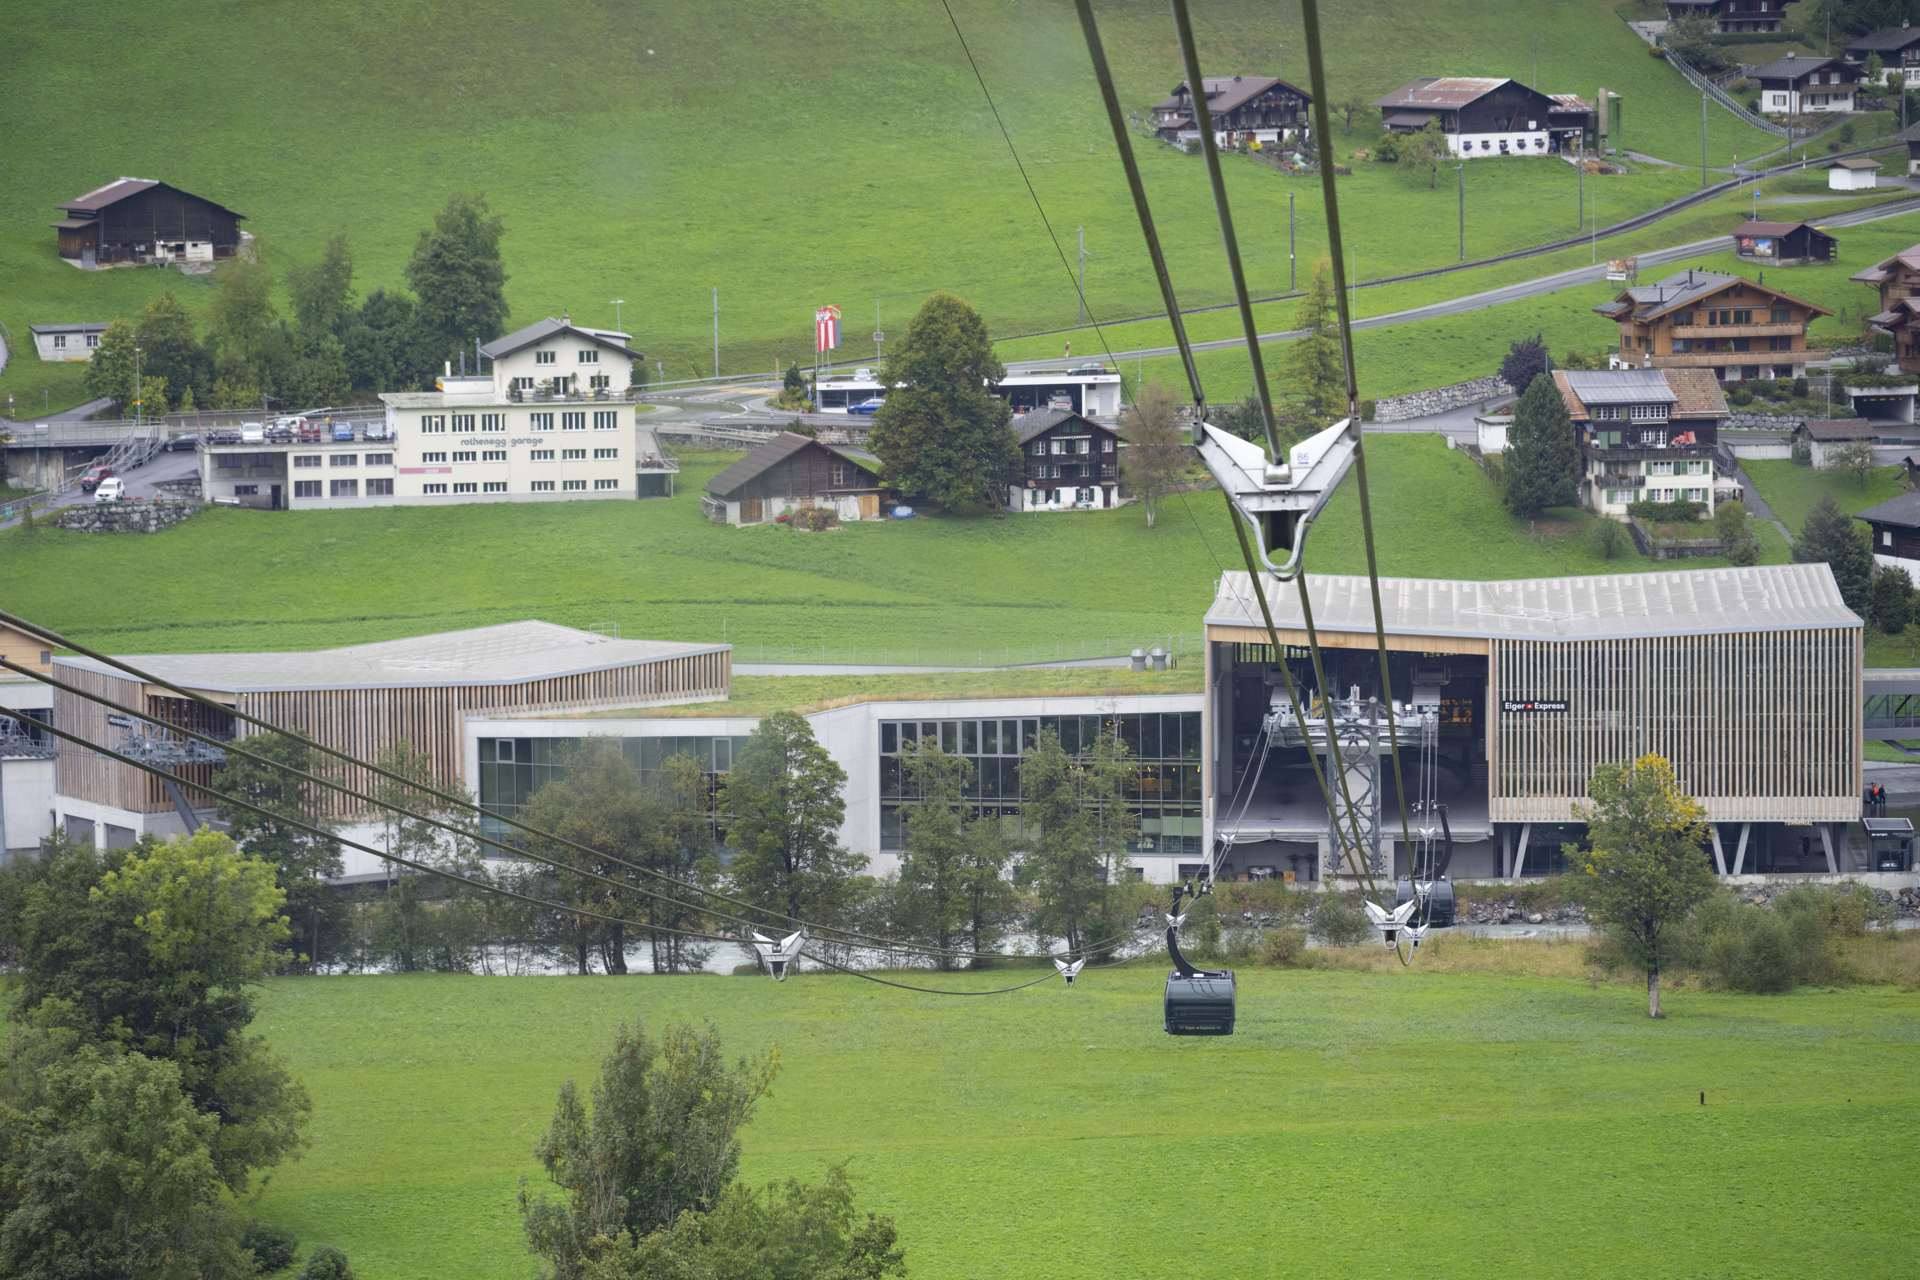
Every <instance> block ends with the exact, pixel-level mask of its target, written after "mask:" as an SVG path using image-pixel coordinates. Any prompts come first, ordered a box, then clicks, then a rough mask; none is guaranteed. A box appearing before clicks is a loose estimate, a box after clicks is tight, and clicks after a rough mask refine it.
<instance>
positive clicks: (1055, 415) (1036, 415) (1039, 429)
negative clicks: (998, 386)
mask: <svg viewBox="0 0 1920 1280" xmlns="http://www.w3.org/2000/svg"><path fill="white" fill-rule="evenodd" d="M1074 418H1079V419H1080V421H1081V422H1083V423H1085V424H1086V426H1087V429H1088V430H1092V429H1093V428H1094V427H1095V426H1097V425H1098V424H1096V423H1094V422H1091V421H1088V419H1087V418H1086V417H1084V416H1083V415H1081V414H1078V413H1075V412H1074V411H1073V410H1071V409H1035V410H1033V411H1032V412H1031V413H1023V414H1021V415H1020V416H1019V417H1017V418H1015V419H1014V420H1013V429H1014V432H1015V433H1016V434H1017V435H1018V436H1019V437H1020V443H1021V444H1028V443H1030V442H1031V441H1032V440H1033V439H1034V437H1035V436H1040V435H1045V434H1046V433H1047V432H1049V431H1051V430H1053V429H1054V428H1055V427H1057V426H1060V425H1061V424H1062V423H1065V422H1068V421H1070V420H1072V419H1074Z"/></svg>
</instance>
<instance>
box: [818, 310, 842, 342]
mask: <svg viewBox="0 0 1920 1280" xmlns="http://www.w3.org/2000/svg"><path fill="white" fill-rule="evenodd" d="M839 345H840V308H838V307H821V308H820V309H819V310H818V311H816V312H814V313H813V349H814V350H815V351H832V350H834V349H835V348H836V347H838V346H839Z"/></svg>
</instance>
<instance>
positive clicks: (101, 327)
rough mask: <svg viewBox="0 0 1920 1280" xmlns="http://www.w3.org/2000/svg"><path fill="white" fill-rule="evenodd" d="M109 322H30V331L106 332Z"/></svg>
mask: <svg viewBox="0 0 1920 1280" xmlns="http://www.w3.org/2000/svg"><path fill="white" fill-rule="evenodd" d="M106 331H107V323H106V321H104V320H80V321H75V322H74V323H72V324H30V325H28V326H27V332H28V333H105V332H106Z"/></svg>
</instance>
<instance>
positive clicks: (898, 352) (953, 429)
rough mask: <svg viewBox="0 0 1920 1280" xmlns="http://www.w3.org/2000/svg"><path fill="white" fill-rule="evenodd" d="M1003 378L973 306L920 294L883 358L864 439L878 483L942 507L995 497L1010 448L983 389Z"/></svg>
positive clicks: (1002, 418)
mask: <svg viewBox="0 0 1920 1280" xmlns="http://www.w3.org/2000/svg"><path fill="white" fill-rule="evenodd" d="M1005 373H1006V370H1005V368H1004V367H1003V366H1002V365H1001V363H1000V361H999V360H998V359H996V358H995V356H994V354H993V342H992V339H990V338H989V337H988V336H987V326H986V324H985V322H984V321H982V320H981V319H980V316H979V314H978V313H977V312H975V311H974V309H973V308H972V307H970V306H968V305H967V304H966V303H965V302H962V301H961V300H960V299H959V298H956V297H954V296H953V295H952V294H950V293H936V294H934V295H933V296H932V297H930V298H928V299H927V301H926V302H925V303H924V304H923V305H922V306H921V308H920V310H919V311H918V312H917V313H916V314H915V315H914V317H913V319H912V320H911V321H909V322H908V324H907V332H906V336H905V337H904V338H903V339H902V340H901V341H900V343H899V344H898V345H897V346H896V347H895V348H894V349H893V350H892V351H890V352H888V353H887V363H886V369H885V372H884V375H883V380H884V381H885V382H886V383H887V384H888V385H889V386H892V387H893V388H894V389H893V390H892V391H890V392H889V393H888V394H887V400H886V403H885V404H883V405H882V406H881V407H880V411H879V412H878V413H876V414H874V417H873V433H872V436H871V442H872V448H873V451H874V452H875V453H876V454H878V455H879V456H880V461H881V467H882V474H883V475H884V477H885V479H886V482H887V483H888V484H889V485H892V486H893V487H895V488H897V489H899V490H900V491H901V492H903V493H906V494H909V495H912V496H915V497H924V498H926V499H928V500H929V501H932V502H934V503H936V504H938V505H940V506H943V507H946V508H949V509H953V508H959V507H964V506H968V505H971V504H973V503H977V502H985V503H988V504H990V505H998V504H999V503H1000V502H1001V501H1002V500H1004V498H1005V491H1006V484H1007V473H1008V471H1009V470H1010V469H1011V468H1012V466H1013V464H1014V463H1015V462H1016V461H1017V460H1018V457H1019V445H1018V443H1017V442H1016V440H1015V438H1014V434H1013V431H1012V429H1011V428H1010V427H1009V426H1008V425H1007V423H1008V419H1009V418H1010V416H1011V413H1010V411H1009V410H1008V408H1007V404H1006V402H1005V401H1004V400H1002V399H1000V398H999V397H998V396H996V395H994V394H992V393H991V392H989V391H988V390H987V384H988V383H989V382H997V381H999V380H1000V378H1002V377H1003V376H1005Z"/></svg>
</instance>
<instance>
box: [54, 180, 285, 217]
mask: <svg viewBox="0 0 1920 1280" xmlns="http://www.w3.org/2000/svg"><path fill="white" fill-rule="evenodd" d="M155 187H166V188H167V189H168V190H171V191H179V192H180V194H181V195H183V196H193V193H192V192H191V191H183V190H181V189H180V188H179V187H176V186H174V185H173V184H172V183H168V182H162V181H160V180H159V179H158V178H115V179H114V180H113V181H112V182H109V183H107V184H106V185H105V186H99V187H95V188H94V189H93V190H91V191H89V192H87V193H86V194H85V195H82V196H76V197H74V198H73V199H72V200H69V201H67V202H66V203H65V204H61V205H56V206H54V207H55V208H58V209H65V210H66V211H67V212H68V213H98V212H99V211H100V210H102V209H104V208H106V207H107V206H108V205H113V204H118V203H120V201H122V200H125V199H126V198H127V197H128V196H137V195H139V194H140V193H141V192H142V191H151V190H152V189H153V188H155ZM193 198H194V199H195V200H206V202H207V203H208V204H210V205H212V206H214V207H215V208H216V209H226V211H227V212H228V213H231V214H232V215H233V216H234V217H236V218H244V217H246V216H247V215H246V214H244V213H241V212H240V211H239V210H237V209H227V206H226V205H223V204H221V203H220V202H219V201H218V200H207V197H205V196H193Z"/></svg>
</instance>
